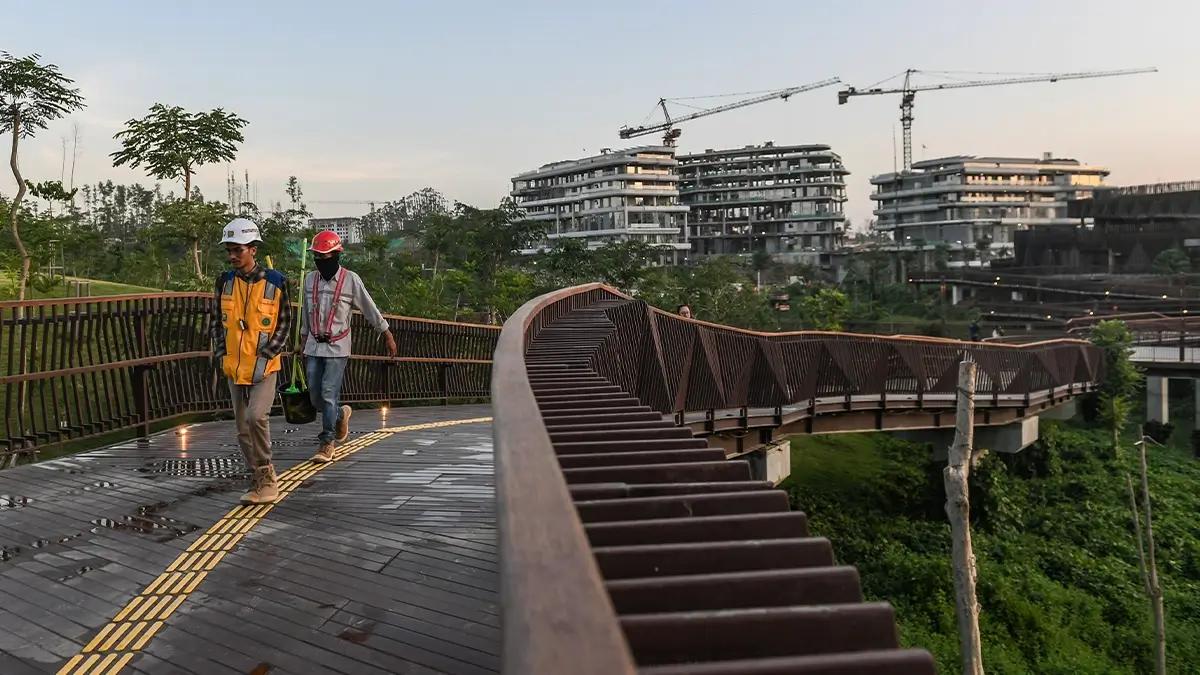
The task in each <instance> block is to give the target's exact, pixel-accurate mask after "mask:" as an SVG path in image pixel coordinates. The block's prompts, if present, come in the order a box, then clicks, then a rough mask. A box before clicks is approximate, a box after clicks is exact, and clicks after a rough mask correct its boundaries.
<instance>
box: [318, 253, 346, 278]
mask: <svg viewBox="0 0 1200 675" xmlns="http://www.w3.org/2000/svg"><path fill="white" fill-rule="evenodd" d="M339 258H341V254H340V253H334V254H333V255H332V256H330V257H328V258H317V259H316V263H317V272H318V273H319V274H320V275H321V278H322V279H324V280H325V281H329V280H330V279H332V278H333V275H335V274H337V271H338V267H340V266H341V265H340V264H339V262H338V259H339Z"/></svg>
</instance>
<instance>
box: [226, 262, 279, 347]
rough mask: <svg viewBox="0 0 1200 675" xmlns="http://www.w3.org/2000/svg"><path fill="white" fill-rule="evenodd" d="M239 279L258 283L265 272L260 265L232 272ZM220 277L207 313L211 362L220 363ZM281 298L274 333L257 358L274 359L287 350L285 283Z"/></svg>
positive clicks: (264, 276)
mask: <svg viewBox="0 0 1200 675" xmlns="http://www.w3.org/2000/svg"><path fill="white" fill-rule="evenodd" d="M234 274H236V275H237V276H238V278H239V279H241V280H242V281H245V282H247V283H251V284H254V283H258V282H260V281H263V280H265V279H266V278H267V271H266V270H265V269H263V266H262V265H258V264H256V265H255V266H254V269H252V270H250V272H249V273H246V274H243V273H242V272H241V271H240V270H237V271H235V272H234ZM221 286H222V280H221V277H217V288H216V291H215V292H214V294H213V304H212V311H211V312H210V313H209V336H210V337H211V338H212V341H213V360H214V361H216V362H218V363H220V361H221V359H222V358H223V357H224V356H225V324H224V322H222V321H221V290H222V289H221ZM279 290H280V291H281V292H282V293H283V296H282V297H281V298H280V302H279V317H278V319H277V320H276V322H275V331H274V332H272V333H271V337H270V338H269V339H267V341H266V343H265V344H263V346H262V348H261V349H259V350H258V351H259V356H262V357H263V358H267V359H272V358H275V356H276V355H278V354H279V353H280V352H282V351H283V350H284V349H286V348H287V343H288V333H290V332H291V327H292V314H293V312H292V301H291V298H290V297H288V290H287V283H286V282H285V283H284V284H283V286H282V288H280V289H279Z"/></svg>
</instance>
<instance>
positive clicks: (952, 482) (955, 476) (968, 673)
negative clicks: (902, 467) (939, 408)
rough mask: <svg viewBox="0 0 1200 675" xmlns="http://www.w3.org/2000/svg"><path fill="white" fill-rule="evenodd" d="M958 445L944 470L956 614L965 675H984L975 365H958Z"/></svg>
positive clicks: (943, 481) (956, 422)
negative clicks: (975, 489)
mask: <svg viewBox="0 0 1200 675" xmlns="http://www.w3.org/2000/svg"><path fill="white" fill-rule="evenodd" d="M956 413H957V414H956V415H955V424H954V443H953V445H951V446H950V452H949V454H948V456H947V458H946V468H945V469H943V470H942V483H943V485H944V487H945V490H946V515H947V517H949V519H950V533H951V538H952V544H951V555H952V559H953V564H954V599H955V603H954V604H955V614H956V615H957V618H958V640H959V654H960V661H961V663H962V672H963V673H964V675H983V656H982V644H981V641H980V638H979V600H978V598H977V596H976V593H975V581H976V578H977V569H976V567H975V551H974V547H973V546H972V544H971V499H970V490H969V483H968V481H969V478H970V475H971V467H972V465H973V464H974V463H975V457H974V455H973V452H974V446H975V364H974V363H971V362H969V361H963V362H962V363H960V364H958V396H957V410H956Z"/></svg>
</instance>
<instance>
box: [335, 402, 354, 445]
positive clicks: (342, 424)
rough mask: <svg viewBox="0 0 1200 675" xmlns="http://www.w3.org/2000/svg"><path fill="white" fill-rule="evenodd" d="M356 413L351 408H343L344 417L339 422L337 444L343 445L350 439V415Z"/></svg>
mask: <svg viewBox="0 0 1200 675" xmlns="http://www.w3.org/2000/svg"><path fill="white" fill-rule="evenodd" d="M352 412H354V411H353V410H351V409H350V406H348V405H344V406H342V416H341V417H339V418H338V421H337V442H338V443H341V442H342V441H344V440H346V439H347V438H349V437H350V413H352Z"/></svg>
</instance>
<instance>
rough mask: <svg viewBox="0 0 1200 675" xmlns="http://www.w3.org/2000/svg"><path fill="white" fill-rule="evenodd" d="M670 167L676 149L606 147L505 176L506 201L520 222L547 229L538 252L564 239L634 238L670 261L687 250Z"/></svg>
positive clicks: (595, 243) (598, 242) (597, 242)
mask: <svg viewBox="0 0 1200 675" xmlns="http://www.w3.org/2000/svg"><path fill="white" fill-rule="evenodd" d="M676 164H677V162H676V160H675V149H674V148H670V147H665V146H643V147H637V148H629V149H626V150H605V151H603V152H601V153H600V154H599V155H595V156H593V157H585V158H583V159H573V160H568V161H564V162H554V163H552V164H546V165H545V166H543V167H541V168H539V169H535V170H533V171H527V172H525V173H522V174H521V175H519V176H516V177H515V178H513V179H512V196H513V199H514V200H515V201H516V203H517V206H519V207H520V208H521V210H522V211H523V212H524V214H525V217H527V218H530V219H532V220H539V221H543V222H544V223H545V224H546V226H547V237H546V238H547V241H546V242H544V243H543V245H542V246H541V248H545V247H547V246H551V245H553V243H554V242H555V241H557V240H559V239H563V238H581V239H584V240H585V241H586V242H587V244H588V246H589V247H590V248H599V247H600V246H603V245H604V244H606V243H609V242H617V241H629V240H637V241H642V242H645V243H647V244H651V245H654V246H658V247H661V248H663V249H664V250H665V251H669V252H670V254H671V255H670V259H675V258H678V257H681V256H683V255H684V254H686V252H687V250H688V248H689V246H688V243H687V240H686V239H687V230H686V223H687V211H688V209H687V207H686V206H683V205H682V204H680V203H679V176H678V175H677V174H676V173H675V167H676ZM535 250H537V249H533V250H530V251H528V252H530V253H532V252H534V251H535Z"/></svg>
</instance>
